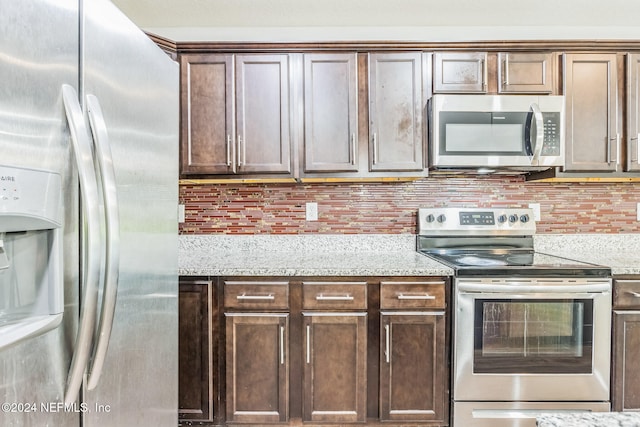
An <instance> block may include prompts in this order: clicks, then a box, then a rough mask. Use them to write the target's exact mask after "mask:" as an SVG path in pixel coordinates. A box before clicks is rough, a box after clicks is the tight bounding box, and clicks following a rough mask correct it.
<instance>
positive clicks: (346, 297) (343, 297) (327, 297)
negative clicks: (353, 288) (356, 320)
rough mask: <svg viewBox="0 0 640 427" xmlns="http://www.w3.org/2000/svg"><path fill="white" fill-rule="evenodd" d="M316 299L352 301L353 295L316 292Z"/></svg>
mask: <svg viewBox="0 0 640 427" xmlns="http://www.w3.org/2000/svg"><path fill="white" fill-rule="evenodd" d="M316 301H353V295H349V294H344V295H325V294H317V295H316Z"/></svg>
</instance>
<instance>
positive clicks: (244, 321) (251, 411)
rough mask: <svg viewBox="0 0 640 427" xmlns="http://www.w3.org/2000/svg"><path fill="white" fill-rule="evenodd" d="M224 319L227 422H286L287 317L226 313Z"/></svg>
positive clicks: (287, 373)
mask: <svg viewBox="0 0 640 427" xmlns="http://www.w3.org/2000/svg"><path fill="white" fill-rule="evenodd" d="M225 319H226V371H227V373H226V376H227V379H226V385H227V388H226V397H227V400H226V404H227V421H228V422H232V423H248V424H260V423H276V422H285V421H287V419H288V413H289V409H288V405H289V358H288V355H287V354H286V352H287V350H288V342H289V339H288V332H289V331H288V324H289V315H288V314H285V313H273V314H271V313H260V314H248V313H225Z"/></svg>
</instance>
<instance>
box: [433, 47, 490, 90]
mask: <svg viewBox="0 0 640 427" xmlns="http://www.w3.org/2000/svg"><path fill="white" fill-rule="evenodd" d="M433 92H434V93H448V92H449V93H451V92H453V93H485V92H487V53H486V52H436V53H435V54H434V55H433Z"/></svg>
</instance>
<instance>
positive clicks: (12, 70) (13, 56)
mask: <svg viewBox="0 0 640 427" xmlns="http://www.w3.org/2000/svg"><path fill="white" fill-rule="evenodd" d="M78 9H79V8H78V0H55V1H53V0H33V1H28V2H23V1H12V2H3V4H2V13H1V14H0V21H1V23H0V40H2V42H1V43H0V45H1V47H0V153H2V154H1V156H0V157H1V159H0V162H1V163H2V164H5V165H11V166H15V167H21V168H27V169H38V170H47V171H51V172H54V173H57V174H59V176H60V178H61V182H60V183H61V188H63V189H64V190H65V191H64V195H63V202H62V207H61V210H62V211H61V217H62V218H63V224H62V227H61V228H60V229H58V230H62V236H61V240H62V247H63V251H64V254H65V255H64V257H63V259H64V266H63V268H62V272H63V273H62V274H63V277H64V279H63V280H64V284H65V286H64V303H65V312H64V316H63V324H62V325H61V326H58V327H57V328H55V329H53V330H51V331H49V332H46V333H44V334H42V335H39V336H37V337H35V338H32V339H29V340H27V341H24V342H20V343H17V344H15V345H12V346H11V347H9V348H6V349H3V350H1V351H0V402H2V403H5V404H7V405H8V406H3V408H2V411H0V425H2V426H3V427H4V426H16V427H18V426H19V427H24V426H45V425H48V426H55V427H72V426H78V425H79V424H80V416H79V413H80V412H81V410H80V408H79V407H69V408H66V409H67V410H65V408H64V407H63V406H61V404H62V402H63V398H64V387H65V382H66V379H67V371H68V369H69V363H70V357H71V352H72V350H73V348H72V347H73V343H74V340H75V333H76V328H77V320H76V319H77V317H78V306H77V299H78V257H77V255H76V254H77V253H78V213H77V212H78V201H77V199H78V192H77V174H76V172H75V168H74V167H73V166H72V165H71V164H70V156H71V148H70V141H69V138H70V137H69V128H68V124H67V120H66V117H65V111H64V108H63V106H62V92H61V88H62V85H64V84H66V85H70V86H72V87H76V88H77V87H78V81H79V75H78V60H79V46H78V37H79V23H80V21H79V14H78ZM0 221H1V220H0ZM18 239H19V237H18V236H17V235H16V236H13V235H12V236H8V237H7V238H6V239H5V240H6V242H5V244H6V245H7V246H6V248H5V249H6V250H7V254H9V256H10V257H11V258H15V255H16V251H17V247H16V246H15V244H16V241H17V240H18ZM11 240H13V243H14V247H13V253H11V252H10V248H9V244H8V243H7V242H9V241H11ZM45 246H46V245H45ZM45 250H46V248H45V249H43V251H45ZM45 255H46V254H44V253H43V255H42V256H45ZM19 267H20V266H16V269H17V270H19ZM17 270H16V271H17ZM32 270H34V271H35V269H32ZM2 271H4V273H3V272H2ZM2 271H0V274H5V275H6V274H9V275H11V274H12V272H11V269H4V270H2ZM43 271H44V270H43ZM13 279H14V278H11V280H10V281H12V280H13ZM15 279H16V280H24V279H25V277H22V278H19V277H15ZM26 279H27V280H28V278H26ZM7 280H8V279H6V277H5V280H4V282H3V280H0V282H3V283H5V284H6V283H7ZM22 289H23V290H24V289H25V288H24V287H22ZM5 302H6V301H5ZM76 409H78V410H76Z"/></svg>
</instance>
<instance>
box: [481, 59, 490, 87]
mask: <svg viewBox="0 0 640 427" xmlns="http://www.w3.org/2000/svg"><path fill="white" fill-rule="evenodd" d="M487 73H488V71H487V60H486V59H483V60H482V89H483V90H484V91H485V92H486V91H487V80H489V79H488V77H487Z"/></svg>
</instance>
